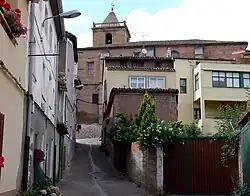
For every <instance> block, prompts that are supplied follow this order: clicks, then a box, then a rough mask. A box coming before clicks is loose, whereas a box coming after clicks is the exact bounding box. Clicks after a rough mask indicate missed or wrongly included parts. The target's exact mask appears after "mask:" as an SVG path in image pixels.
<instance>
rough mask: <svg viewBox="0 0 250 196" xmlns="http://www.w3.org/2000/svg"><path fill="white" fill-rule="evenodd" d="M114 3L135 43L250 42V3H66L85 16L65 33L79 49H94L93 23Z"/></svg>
mask: <svg viewBox="0 0 250 196" xmlns="http://www.w3.org/2000/svg"><path fill="white" fill-rule="evenodd" d="M112 2H113V4H114V11H115V13H116V15H117V17H118V19H119V20H120V21H123V20H126V21H127V25H128V27H129V29H130V32H131V35H132V41H138V40H141V39H147V40H162V39H165V40H166V39H216V40H243V41H250V25H246V24H247V19H246V18H248V12H249V10H250V0H238V1H235V0H113V1H112V0H63V4H64V11H67V10H72V9H78V10H79V11H81V12H82V16H81V17H78V18H76V19H70V20H65V25H66V29H67V30H68V31H70V32H72V33H74V34H75V35H77V37H78V42H79V46H80V47H85V46H91V44H92V37H91V34H92V31H91V27H92V23H93V22H102V21H103V20H104V19H105V17H106V16H107V15H108V13H109V12H110V10H111V3H112ZM248 24H249V21H248ZM141 32H143V33H144V34H145V35H146V36H145V37H144V38H142V36H141Z"/></svg>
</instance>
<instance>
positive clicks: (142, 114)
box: [137, 92, 157, 130]
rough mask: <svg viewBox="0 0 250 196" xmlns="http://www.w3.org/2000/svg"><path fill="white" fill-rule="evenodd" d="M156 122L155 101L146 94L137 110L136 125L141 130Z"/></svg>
mask: <svg viewBox="0 0 250 196" xmlns="http://www.w3.org/2000/svg"><path fill="white" fill-rule="evenodd" d="M156 120H157V118H156V109H155V100H153V99H152V97H151V96H150V95H149V94H148V92H146V93H145V95H144V98H143V100H142V103H141V106H140V109H139V116H138V119H137V125H138V126H139V127H140V129H142V130H143V129H145V128H147V126H149V125H150V124H151V123H154V122H156Z"/></svg>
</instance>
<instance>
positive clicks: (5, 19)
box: [0, 0, 28, 45]
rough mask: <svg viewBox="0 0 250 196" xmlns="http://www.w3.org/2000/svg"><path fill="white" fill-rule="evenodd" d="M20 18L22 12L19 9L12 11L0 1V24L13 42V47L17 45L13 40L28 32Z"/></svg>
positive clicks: (4, 2)
mask: <svg viewBox="0 0 250 196" xmlns="http://www.w3.org/2000/svg"><path fill="white" fill-rule="evenodd" d="M21 18H22V11H21V10H20V9H19V8H16V9H12V8H11V5H10V4H9V3H7V2H6V1H5V0H0V22H1V25H2V27H3V28H4V30H5V32H6V33H7V35H8V36H9V38H10V39H11V40H12V42H13V40H14V42H15V44H14V45H16V44H17V43H16V41H15V39H16V38H19V37H21V36H25V35H26V34H27V31H28V29H27V27H26V26H25V25H23V23H22V21H21Z"/></svg>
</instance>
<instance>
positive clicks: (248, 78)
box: [243, 73, 250, 88]
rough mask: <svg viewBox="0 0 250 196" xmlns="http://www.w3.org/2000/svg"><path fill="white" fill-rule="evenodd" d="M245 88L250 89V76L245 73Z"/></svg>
mask: <svg viewBox="0 0 250 196" xmlns="http://www.w3.org/2000/svg"><path fill="white" fill-rule="evenodd" d="M243 87H244V88H250V74H249V73H243Z"/></svg>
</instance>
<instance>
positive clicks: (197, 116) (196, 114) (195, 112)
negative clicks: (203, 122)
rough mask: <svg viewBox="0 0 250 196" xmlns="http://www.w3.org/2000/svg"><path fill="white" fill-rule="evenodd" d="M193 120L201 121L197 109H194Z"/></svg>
mask: <svg viewBox="0 0 250 196" xmlns="http://www.w3.org/2000/svg"><path fill="white" fill-rule="evenodd" d="M194 119H196V120H199V119H201V109H198V108H195V109H194Z"/></svg>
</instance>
